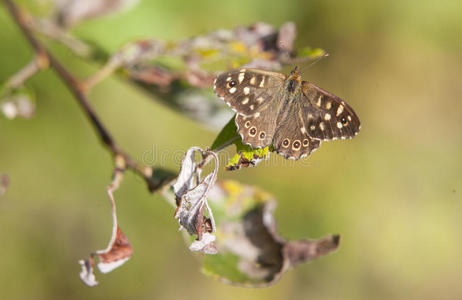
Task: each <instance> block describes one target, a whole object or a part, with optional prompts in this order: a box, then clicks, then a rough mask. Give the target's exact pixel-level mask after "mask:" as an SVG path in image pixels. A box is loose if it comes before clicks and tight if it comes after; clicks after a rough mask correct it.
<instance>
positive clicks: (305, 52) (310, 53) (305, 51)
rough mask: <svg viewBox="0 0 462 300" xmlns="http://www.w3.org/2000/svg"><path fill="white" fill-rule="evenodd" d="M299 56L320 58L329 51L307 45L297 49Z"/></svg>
mask: <svg viewBox="0 0 462 300" xmlns="http://www.w3.org/2000/svg"><path fill="white" fill-rule="evenodd" d="M297 54H298V57H309V58H310V59H316V58H320V57H322V56H325V55H327V52H326V51H325V50H323V49H321V48H314V49H313V48H311V47H305V48H302V49H300V50H299V51H297Z"/></svg>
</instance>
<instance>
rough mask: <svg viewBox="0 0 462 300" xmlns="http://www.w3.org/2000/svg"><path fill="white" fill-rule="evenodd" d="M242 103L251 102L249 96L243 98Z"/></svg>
mask: <svg viewBox="0 0 462 300" xmlns="http://www.w3.org/2000/svg"><path fill="white" fill-rule="evenodd" d="M241 103H242V104H244V105H245V104H247V103H249V97H245V98H244V100H242V102H241Z"/></svg>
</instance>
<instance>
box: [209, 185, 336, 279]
mask: <svg viewBox="0 0 462 300" xmlns="http://www.w3.org/2000/svg"><path fill="white" fill-rule="evenodd" d="M209 203H210V206H211V207H212V208H213V209H214V211H215V213H216V215H217V216H218V217H217V219H216V222H217V237H218V238H217V240H216V241H215V245H216V248H217V251H218V254H217V255H214V256H205V257H204V258H203V271H204V273H205V274H207V275H211V276H213V277H215V278H219V279H220V280H221V281H224V282H226V283H230V284H234V285H242V286H248V287H264V286H268V285H271V284H274V283H275V282H277V281H278V280H279V279H280V278H281V277H282V276H283V275H284V274H285V273H286V272H287V271H288V270H289V269H290V268H292V267H294V266H296V265H298V264H300V263H303V262H308V261H311V260H314V259H316V258H318V257H320V256H323V255H325V254H328V253H330V252H332V251H334V250H336V249H337V247H338V244H339V236H338V235H328V236H325V237H323V238H320V239H318V240H312V239H302V240H296V241H287V240H286V239H284V238H283V237H281V236H280V235H279V234H278V232H277V225H276V221H275V219H274V217H273V211H274V209H275V207H276V200H275V199H274V198H273V197H272V196H271V195H269V194H268V193H266V192H264V191H262V190H260V189H257V188H255V187H253V186H249V185H242V184H240V183H238V182H235V181H221V182H218V183H217V184H216V185H215V187H214V188H213V189H212V190H211V191H210V193H209Z"/></svg>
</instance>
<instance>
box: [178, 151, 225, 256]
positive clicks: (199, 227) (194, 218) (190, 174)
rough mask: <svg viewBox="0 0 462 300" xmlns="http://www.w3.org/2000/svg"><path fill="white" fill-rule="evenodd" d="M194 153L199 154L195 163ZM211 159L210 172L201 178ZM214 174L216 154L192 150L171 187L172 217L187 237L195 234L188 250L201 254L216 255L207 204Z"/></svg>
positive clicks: (216, 163)
mask: <svg viewBox="0 0 462 300" xmlns="http://www.w3.org/2000/svg"><path fill="white" fill-rule="evenodd" d="M196 153H199V154H200V159H199V161H198V162H197V161H196V157H195V155H196ZM212 160H213V162H214V164H215V165H214V168H213V170H212V171H211V172H210V173H209V174H208V175H207V176H205V178H204V179H202V178H201V173H202V170H203V168H204V167H205V166H206V165H207V164H208V163H209V162H210V161H212ZM217 173H218V158H217V156H216V154H215V153H214V152H212V151H210V150H202V149H200V148H198V147H192V148H190V149H189V150H188V151H187V152H186V154H185V156H184V158H183V161H182V163H181V170H180V174H179V175H178V178H177V181H176V182H175V183H174V184H173V191H174V193H175V198H176V205H177V210H176V212H175V218H176V219H178V223H179V224H180V225H181V227H182V228H185V229H186V230H187V232H188V233H189V234H190V235H197V239H196V240H195V241H194V242H193V243H192V244H191V246H190V248H189V249H190V250H191V251H201V252H203V253H205V254H215V253H216V249H215V246H214V241H215V236H214V235H213V233H214V232H215V220H214V218H213V214H212V210H211V209H210V207H209V205H208V203H207V194H208V193H209V191H210V189H211V188H212V187H213V186H214V184H215V181H216V179H217ZM205 212H206V213H207V215H205Z"/></svg>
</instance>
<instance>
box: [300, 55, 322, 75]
mask: <svg viewBox="0 0 462 300" xmlns="http://www.w3.org/2000/svg"><path fill="white" fill-rule="evenodd" d="M328 56H329V53H327V52H324V53H323V54H322V55H321V56H318V57H316V58H315V59H314V60H313V61H311V62H310V63H309V64H308V65H306V66H304V67H303V68H302V69H301V70H300V71H304V70H306V69H308V68H311V67H312V66H314V65H315V64H316V63H317V62H319V61H320V60H321V59H323V58H325V57H328Z"/></svg>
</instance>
